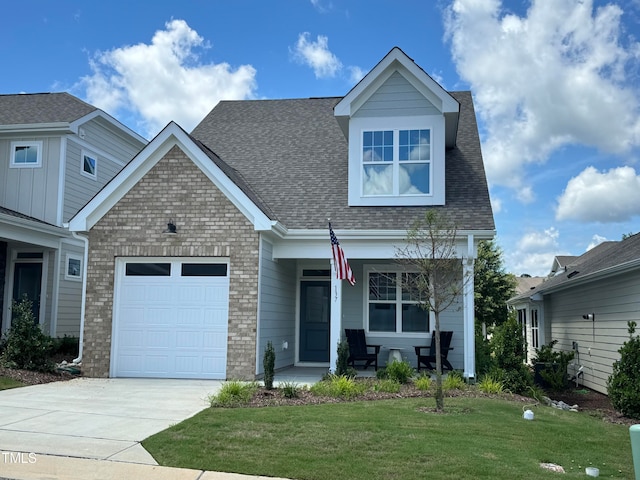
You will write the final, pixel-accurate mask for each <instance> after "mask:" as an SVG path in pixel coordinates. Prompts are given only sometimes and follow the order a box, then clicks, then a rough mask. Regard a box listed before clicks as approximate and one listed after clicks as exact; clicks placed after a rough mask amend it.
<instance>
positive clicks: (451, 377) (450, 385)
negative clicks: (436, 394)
mask: <svg viewBox="0 0 640 480" xmlns="http://www.w3.org/2000/svg"><path fill="white" fill-rule="evenodd" d="M466 386H467V384H466V382H465V381H464V377H463V376H462V374H461V373H460V372H458V371H457V370H452V371H450V372H449V373H447V376H446V377H445V378H444V380H443V381H442V388H443V389H444V390H445V391H446V390H464V388H465V387H466Z"/></svg>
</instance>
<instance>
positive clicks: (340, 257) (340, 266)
mask: <svg viewBox="0 0 640 480" xmlns="http://www.w3.org/2000/svg"><path fill="white" fill-rule="evenodd" d="M329 236H330V237H331V251H332V252H333V263H335V266H336V278H337V279H339V280H345V279H346V280H349V283H350V284H351V285H355V284H356V277H354V276H353V272H352V271H351V267H350V266H349V262H348V261H347V257H346V256H345V254H344V251H343V250H342V247H341V246H340V243H339V242H338V239H337V238H336V234H335V233H333V229H332V228H331V223H329Z"/></svg>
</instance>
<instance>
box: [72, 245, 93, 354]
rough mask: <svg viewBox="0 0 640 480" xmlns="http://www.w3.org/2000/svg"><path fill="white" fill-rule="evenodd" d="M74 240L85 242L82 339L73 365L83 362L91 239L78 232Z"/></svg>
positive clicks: (81, 305) (81, 320) (81, 316)
mask: <svg viewBox="0 0 640 480" xmlns="http://www.w3.org/2000/svg"><path fill="white" fill-rule="evenodd" d="M71 234H72V235H73V238H77V239H78V240H81V241H82V242H84V264H83V265H82V267H83V268H82V301H81V303H80V339H79V341H78V358H74V359H73V363H80V362H82V345H83V343H84V312H85V306H86V304H87V270H88V266H89V239H88V238H87V237H83V236H82V235H78V233H77V232H71Z"/></svg>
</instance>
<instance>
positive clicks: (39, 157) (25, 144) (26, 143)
mask: <svg viewBox="0 0 640 480" xmlns="http://www.w3.org/2000/svg"><path fill="white" fill-rule="evenodd" d="M17 147H37V149H38V154H37V157H36V158H37V161H36V163H16V148H17ZM10 167H11V168H40V167H42V141H41V140H28V141H27V140H24V141H22V140H20V141H14V142H11V164H10Z"/></svg>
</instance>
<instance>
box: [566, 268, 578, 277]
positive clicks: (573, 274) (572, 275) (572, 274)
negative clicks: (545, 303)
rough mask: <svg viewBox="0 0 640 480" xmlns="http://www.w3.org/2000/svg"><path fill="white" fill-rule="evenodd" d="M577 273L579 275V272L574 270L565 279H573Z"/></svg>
mask: <svg viewBox="0 0 640 480" xmlns="http://www.w3.org/2000/svg"><path fill="white" fill-rule="evenodd" d="M578 273H580V272H578V270H574V271H573V272H571V273H570V274H569V275H567V278H573V277H575V276H576V275H577V274H578Z"/></svg>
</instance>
